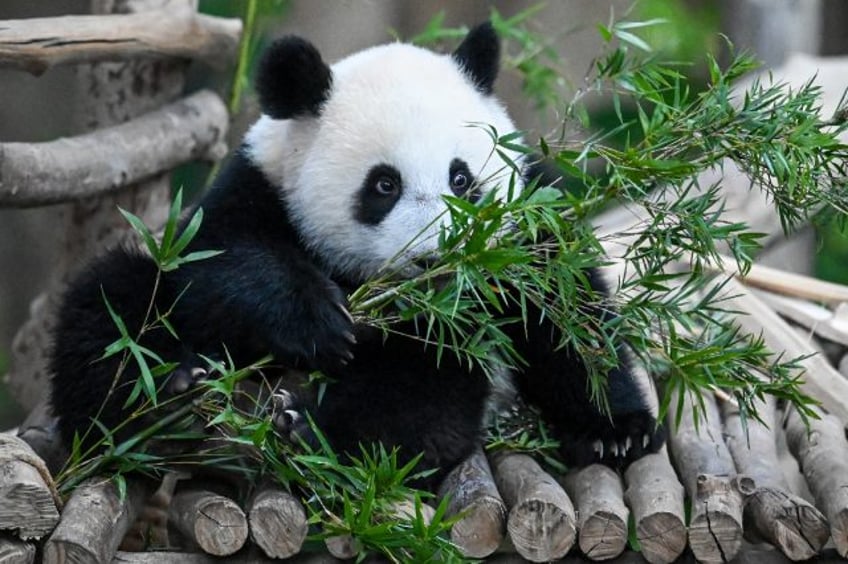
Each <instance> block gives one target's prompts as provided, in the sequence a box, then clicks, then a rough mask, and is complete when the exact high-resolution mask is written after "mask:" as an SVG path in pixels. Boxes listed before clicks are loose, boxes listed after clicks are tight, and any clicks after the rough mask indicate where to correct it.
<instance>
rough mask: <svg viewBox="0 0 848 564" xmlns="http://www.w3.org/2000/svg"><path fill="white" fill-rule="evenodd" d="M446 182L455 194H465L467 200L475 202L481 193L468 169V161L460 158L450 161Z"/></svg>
mask: <svg viewBox="0 0 848 564" xmlns="http://www.w3.org/2000/svg"><path fill="white" fill-rule="evenodd" d="M448 184H449V185H450V189H451V191H452V192H453V193H454V195H456V196H465V197H466V198H468V200H470V201H472V202H476V201H477V200H479V199H480V196H481V195H482V194H481V193H480V187H479V186H478V185H477V182H476V179H475V178H474V175H473V174H471V171H470V170H469V169H468V163H466V162H465V161H464V160H462V159H454V160H452V161H451V164H450V169H449V171H448Z"/></svg>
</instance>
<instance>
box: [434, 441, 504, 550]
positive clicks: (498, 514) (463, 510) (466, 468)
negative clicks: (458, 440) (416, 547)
mask: <svg viewBox="0 0 848 564" xmlns="http://www.w3.org/2000/svg"><path fill="white" fill-rule="evenodd" d="M439 497H440V498H445V497H447V498H448V500H449V502H448V510H447V516H448V517H453V516H454V515H462V517H461V518H460V519H459V521H457V522H456V523H454V525H453V527H452V528H451V541H452V542H453V543H454V544H455V545H456V546H458V547H459V549H460V551H461V552H462V554H464V555H465V556H468V557H471V558H486V557H487V556H489V555H491V554H492V553H494V552H495V550H497V549H498V547H499V546H500V545H501V542H502V541H503V538H504V533H505V532H506V515H507V509H506V504H504V501H503V498H501V494H500V492H499V491H498V488H497V486H496V485H495V480H494V478H493V477H492V471H491V468H490V467H489V461H488V460H487V459H486V455H485V454H483V450H482V449H477V450H476V451H475V452H474V453H473V454H472V455H471V456H469V457H468V459H467V460H466V461H465V462H463V463H462V464H460V465H459V466H457V467H456V468H455V469H454V470H453V471H452V472H451V473H450V474H448V476H447V477H446V478H445V480H444V481H443V482H442V484H441V486H440V488H439Z"/></svg>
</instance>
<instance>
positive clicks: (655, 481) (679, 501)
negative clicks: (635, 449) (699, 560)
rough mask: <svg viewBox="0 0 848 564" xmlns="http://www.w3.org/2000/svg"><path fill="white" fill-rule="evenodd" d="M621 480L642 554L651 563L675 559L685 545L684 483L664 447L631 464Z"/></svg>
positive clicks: (666, 563)
mask: <svg viewBox="0 0 848 564" xmlns="http://www.w3.org/2000/svg"><path fill="white" fill-rule="evenodd" d="M624 481H625V483H626V484H627V489H626V490H625V492H624V500H625V501H626V502H627V505H628V506H629V507H630V510H631V511H632V512H633V522H634V523H635V525H636V538H637V539H639V545H640V546H641V548H642V556H644V557H645V560H647V561H648V562H650V563H651V564H668V563H670V562H674V561H675V560H677V558H678V557H679V556H680V555H681V554H682V553H683V550H684V549H685V548H686V520H685V517H684V505H683V497H684V496H683V485H682V484H681V483H680V482H679V481H678V479H677V474H675V473H674V468H672V467H671V462H670V461H669V460H668V453H667V452H666V450H665V449H663V450H661V451H660V452H657V453H655V454H649V455H646V456H643V457H642V458H640V459H639V460H637V461H635V462H634V463H632V464H631V465H630V466H629V467H628V468H627V471H626V472H625V473H624Z"/></svg>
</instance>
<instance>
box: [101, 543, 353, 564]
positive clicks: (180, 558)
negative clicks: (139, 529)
mask: <svg viewBox="0 0 848 564" xmlns="http://www.w3.org/2000/svg"><path fill="white" fill-rule="evenodd" d="M223 561H225V562H226V563H227V564H279V562H280V561H279V560H277V559H273V558H268V557H267V556H265V555H264V554H262V553H261V551H259V550H258V549H254V548H253V547H249V548H247V547H246V548H245V550H243V551H241V552H239V553H238V554H237V555H234V556H228V557H227V558H226V559H224V560H223ZM221 562H222V559H221V558H219V557H217V556H210V555H209V554H203V553H202V552H177V551H161V550H157V551H155V552H118V553H117V554H116V555H115V558H114V559H113V560H112V564H221ZM338 562H339V560H338V559H337V558H335V557H334V556H332V555H330V554H327V553H324V552H313V553H301V554H297V555H295V556H292V557H291V558H287V559H286V564H338ZM366 562H369V561H368V560H366Z"/></svg>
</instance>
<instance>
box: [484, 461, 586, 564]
mask: <svg viewBox="0 0 848 564" xmlns="http://www.w3.org/2000/svg"><path fill="white" fill-rule="evenodd" d="M492 469H493V471H494V475H495V483H496V484H497V486H498V490H499V491H500V492H501V495H503V498H504V501H505V502H506V504H507V507H509V515H508V517H507V525H506V529H507V532H508V533H509V537H510V539H511V540H512V544H513V545H514V546H515V549H516V551H518V553H519V554H520V555H521V556H523V557H524V558H526V559H527V560H530V561H531V562H547V561H549V560H555V559H557V558H562V557H563V556H565V554H566V553H567V552H568V551H569V549H571V547H572V546H573V545H574V541H575V538H576V532H577V531H576V529H575V516H574V506H573V505H572V504H571V500H570V499H569V498H568V495H567V494H566V493H565V491H564V490H563V489H562V486H560V485H559V484H558V483H557V482H556V480H554V479H553V478H551V477H550V476H549V475H548V474H547V473H546V472H545V471H543V470H542V469H541V468H540V467H539V465H538V464H537V463H536V462H535V461H534V460H533V459H532V458H530V457H529V456H527V455H524V454H513V453H504V454H498V455H496V456H495V457H493V460H492Z"/></svg>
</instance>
